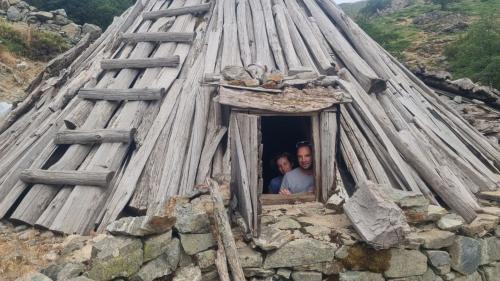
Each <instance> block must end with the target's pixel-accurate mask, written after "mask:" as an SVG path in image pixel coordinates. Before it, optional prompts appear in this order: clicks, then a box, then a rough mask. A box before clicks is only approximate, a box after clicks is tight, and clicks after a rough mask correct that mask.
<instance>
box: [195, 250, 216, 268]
mask: <svg viewBox="0 0 500 281" xmlns="http://www.w3.org/2000/svg"><path fill="white" fill-rule="evenodd" d="M216 257H217V252H216V251H215V250H206V251H203V252H200V253H197V254H196V255H195V258H196V263H197V264H198V266H199V267H200V269H201V271H208V270H209V269H211V268H212V267H213V266H214V265H215V258H216Z"/></svg>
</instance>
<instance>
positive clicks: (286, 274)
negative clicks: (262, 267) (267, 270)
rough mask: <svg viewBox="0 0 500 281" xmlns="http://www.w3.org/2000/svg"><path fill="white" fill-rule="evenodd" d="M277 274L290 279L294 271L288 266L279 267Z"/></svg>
mask: <svg viewBox="0 0 500 281" xmlns="http://www.w3.org/2000/svg"><path fill="white" fill-rule="evenodd" d="M276 275H278V276H281V277H283V278H285V279H290V276H291V275H292V271H291V270H290V269H287V268H278V270H277V271H276Z"/></svg>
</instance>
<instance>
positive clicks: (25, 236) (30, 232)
mask: <svg viewBox="0 0 500 281" xmlns="http://www.w3.org/2000/svg"><path fill="white" fill-rule="evenodd" d="M37 234H38V231H37V230H35V229H27V230H25V231H23V232H21V233H19V236H18V238H19V240H22V241H26V240H30V239H33V238H35V237H36V236H37Z"/></svg>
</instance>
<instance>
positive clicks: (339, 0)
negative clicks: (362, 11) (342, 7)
mask: <svg viewBox="0 0 500 281" xmlns="http://www.w3.org/2000/svg"><path fill="white" fill-rule="evenodd" d="M359 1H361V0H335V3H337V4H342V3H353V2H359Z"/></svg>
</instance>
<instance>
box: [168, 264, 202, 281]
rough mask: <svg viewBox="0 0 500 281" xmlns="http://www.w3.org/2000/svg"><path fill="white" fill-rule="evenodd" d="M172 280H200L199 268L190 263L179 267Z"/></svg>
mask: <svg viewBox="0 0 500 281" xmlns="http://www.w3.org/2000/svg"><path fill="white" fill-rule="evenodd" d="M172 281H201V270H200V268H199V267H197V266H192V265H191V266H186V267H182V268H179V269H178V270H177V271H176V272H175V276H174V279H172Z"/></svg>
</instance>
